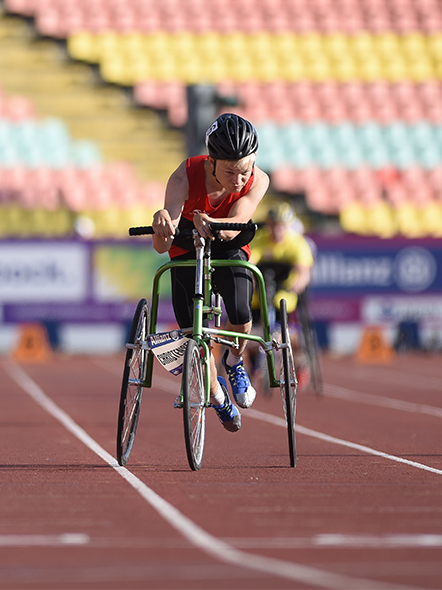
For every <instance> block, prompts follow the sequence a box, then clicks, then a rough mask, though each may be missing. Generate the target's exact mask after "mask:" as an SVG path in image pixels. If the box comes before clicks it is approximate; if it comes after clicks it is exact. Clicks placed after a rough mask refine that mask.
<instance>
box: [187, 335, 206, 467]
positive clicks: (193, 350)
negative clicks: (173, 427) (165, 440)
mask: <svg viewBox="0 0 442 590" xmlns="http://www.w3.org/2000/svg"><path fill="white" fill-rule="evenodd" d="M182 391H183V420H184V438H185V441H186V452H187V459H188V461H189V465H190V468H191V469H193V471H197V470H198V469H200V468H201V465H202V462H203V453H204V437H205V428H206V393H205V386H204V367H203V359H202V357H201V349H200V347H199V346H198V344H197V343H196V342H195V340H189V343H188V345H187V349H186V353H185V355H184V364H183V378H182Z"/></svg>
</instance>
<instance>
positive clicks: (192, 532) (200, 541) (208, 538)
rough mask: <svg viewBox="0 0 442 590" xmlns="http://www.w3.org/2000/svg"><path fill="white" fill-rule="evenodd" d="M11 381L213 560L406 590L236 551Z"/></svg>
mask: <svg viewBox="0 0 442 590" xmlns="http://www.w3.org/2000/svg"><path fill="white" fill-rule="evenodd" d="M2 364H3V368H4V369H5V371H6V372H7V373H8V374H9V375H10V377H11V378H12V379H13V380H14V381H15V382H16V383H17V384H18V385H19V386H20V387H21V388H22V389H23V390H24V391H25V392H26V393H27V394H28V395H29V396H30V397H31V398H32V399H33V400H34V401H35V402H36V403H37V404H39V405H40V406H41V407H42V408H43V409H44V410H45V411H46V412H48V413H49V414H50V415H51V416H53V417H54V418H55V419H56V420H58V421H59V422H60V423H61V424H63V426H64V427H65V428H66V429H67V430H68V431H69V432H71V433H72V434H73V435H74V436H75V437H76V438H78V439H79V440H80V441H81V442H82V443H83V444H84V445H86V446H87V447H88V448H89V449H90V450H91V451H93V452H94V453H95V454H96V455H98V456H99V457H100V458H101V459H103V461H104V462H105V463H107V464H108V465H109V466H110V467H113V468H114V469H115V471H116V472H117V473H119V474H120V475H121V477H122V478H123V479H125V480H126V481H127V482H128V483H129V484H130V485H131V486H132V487H133V488H134V489H135V490H137V492H138V493H139V494H140V495H141V496H142V497H143V498H144V499H145V500H146V501H147V502H148V503H149V504H150V505H151V506H152V507H153V508H154V509H155V510H156V511H157V512H158V514H160V515H161V516H162V517H163V518H164V520H166V522H167V523H168V524H169V525H170V526H172V527H173V528H174V529H176V530H177V531H178V532H179V533H181V534H182V535H183V536H184V537H185V538H186V539H187V540H188V541H189V542H190V543H191V544H193V545H194V546H195V547H198V548H199V549H200V550H201V551H203V552H204V553H206V554H208V555H210V556H211V557H212V558H213V559H216V560H218V561H224V562H226V563H231V564H234V565H237V566H238V567H245V568H248V569H251V570H255V571H259V572H263V573H266V574H269V575H273V576H278V577H281V578H286V579H289V580H296V581H298V582H302V583H303V584H309V585H310V586H314V587H321V588H332V589H335V588H336V590H347V589H348V590H371V589H373V590H389V589H392V590H394V589H404V588H406V587H405V586H399V585H396V584H387V583H382V582H377V581H373V580H367V579H362V578H352V577H349V576H343V575H340V574H335V573H333V572H327V571H324V570H320V569H317V568H313V567H308V566H304V565H300V564H297V563H292V562H287V561H283V560H280V559H273V558H270V557H265V556H263V555H254V554H252V553H246V552H244V551H241V550H238V549H235V548H234V547H233V546H232V545H229V544H228V543H226V542H225V541H222V540H221V539H218V538H216V537H213V536H212V535H210V534H209V533H207V532H206V531H205V530H204V529H202V528H201V527H200V526H199V525H197V524H196V523H195V522H193V521H192V520H190V519H189V518H188V517H187V516H185V515H184V514H182V513H181V512H180V511H179V510H177V508H175V506H173V505H172V504H169V502H167V501H166V500H164V498H162V497H161V496H159V495H158V494H157V493H156V492H154V491H153V490H152V489H151V488H149V487H148V486H147V485H146V484H145V483H144V482H142V481H141V480H140V479H138V477H136V476H135V475H134V474H133V473H132V472H130V471H129V470H128V469H127V468H126V467H120V466H119V465H118V463H117V462H116V460H115V459H114V458H113V457H112V455H110V454H109V453H108V452H107V451H105V450H104V449H103V448H102V447H101V446H100V445H99V444H98V443H97V442H96V441H95V440H94V439H93V438H92V437H90V436H89V435H88V434H87V432H86V431H85V430H83V428H81V427H80V426H79V425H78V424H77V423H76V422H75V421H74V420H73V419H72V418H71V417H70V416H69V415H68V414H67V413H66V412H65V411H64V410H62V409H61V408H60V407H58V406H57V404H55V403H54V402H53V401H52V399H51V398H49V397H48V396H47V395H46V394H45V393H44V392H43V390H42V389H41V388H40V387H39V386H38V385H37V384H36V383H35V381H33V380H32V379H31V378H30V377H29V376H28V375H27V373H25V371H24V370H23V369H22V368H21V367H19V366H18V365H15V364H14V363H12V362H11V361H8V362H5V363H2Z"/></svg>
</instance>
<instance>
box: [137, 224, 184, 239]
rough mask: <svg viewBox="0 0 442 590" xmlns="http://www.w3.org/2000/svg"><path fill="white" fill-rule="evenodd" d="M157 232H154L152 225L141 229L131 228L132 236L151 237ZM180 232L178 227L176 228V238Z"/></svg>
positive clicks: (143, 226)
mask: <svg viewBox="0 0 442 590" xmlns="http://www.w3.org/2000/svg"><path fill="white" fill-rule="evenodd" d="M154 233H155V232H154V231H153V227H152V226H151V225H141V226H140V227H130V228H129V235H130V236H150V235H153V234H154ZM179 233H180V230H179V229H178V228H177V227H176V228H175V236H178V235H179Z"/></svg>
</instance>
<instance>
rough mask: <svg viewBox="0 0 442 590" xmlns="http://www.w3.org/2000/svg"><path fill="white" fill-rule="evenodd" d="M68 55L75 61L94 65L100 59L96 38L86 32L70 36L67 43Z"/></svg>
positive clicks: (94, 35) (93, 34)
mask: <svg viewBox="0 0 442 590" xmlns="http://www.w3.org/2000/svg"><path fill="white" fill-rule="evenodd" d="M67 47H68V52H69V55H70V56H71V57H73V58H75V59H80V60H82V61H88V62H91V63H96V62H98V61H99V59H100V50H99V43H98V36H97V35H96V34H95V33H90V32H88V31H79V32H78V33H74V34H72V35H71V36H70V37H69V38H68V41H67Z"/></svg>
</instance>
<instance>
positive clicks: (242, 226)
mask: <svg viewBox="0 0 442 590" xmlns="http://www.w3.org/2000/svg"><path fill="white" fill-rule="evenodd" d="M210 227H211V228H212V229H214V230H215V231H220V230H231V231H243V230H256V223H253V221H248V222H247V223H228V222H225V223H224V222H216V223H214V222H212V223H211V224H210Z"/></svg>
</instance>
